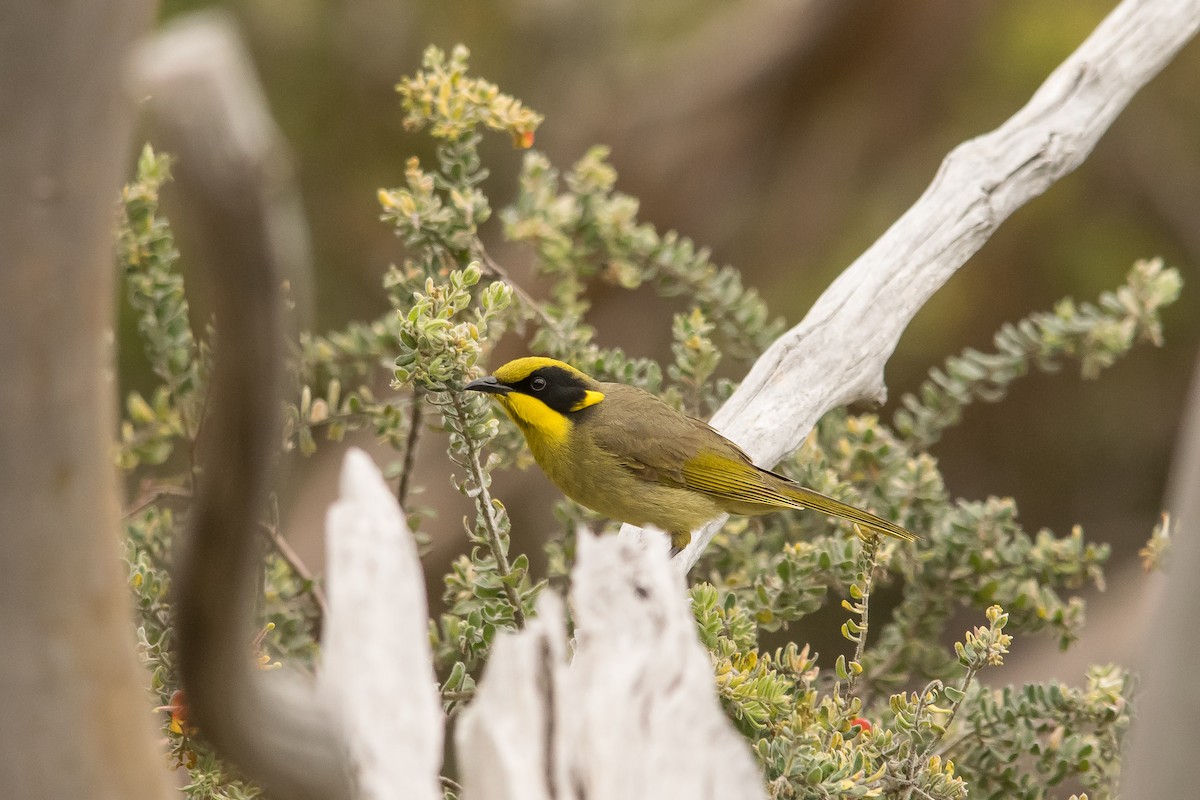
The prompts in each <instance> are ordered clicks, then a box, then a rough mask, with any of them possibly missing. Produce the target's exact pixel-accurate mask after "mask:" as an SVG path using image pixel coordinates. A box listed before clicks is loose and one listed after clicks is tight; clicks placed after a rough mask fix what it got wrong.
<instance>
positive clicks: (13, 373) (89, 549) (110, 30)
mask: <svg viewBox="0 0 1200 800" xmlns="http://www.w3.org/2000/svg"><path fill="white" fill-rule="evenodd" d="M152 19H153V8H152V4H151V3H148V2H145V0H116V1H115V2H111V3H95V2H92V0H63V2H56V3H5V4H3V6H2V8H0V108H2V109H3V118H4V121H3V123H0V365H3V366H0V372H2V373H3V378H2V379H0V408H3V413H0V642H3V646H2V647H0V709H3V713H0V794H3V795H4V796H5V797H78V798H85V797H94V798H101V797H103V798H115V797H121V798H130V799H131V800H143V799H144V800H150V798H165V797H167V793H168V781H167V771H166V769H165V767H166V763H165V761H164V759H163V758H162V756H161V753H160V751H159V749H158V748H157V747H156V746H155V741H154V733H153V726H152V725H151V721H150V718H149V716H148V715H147V714H145V713H144V712H139V710H140V709H143V708H145V706H146V695H145V689H144V687H145V685H146V682H147V676H146V674H145V673H144V672H143V671H142V670H141V669H139V667H138V664H137V657H136V653H135V650H134V641H133V636H132V635H131V633H132V632H131V629H130V627H129V621H130V612H131V604H130V601H129V594H128V584H127V582H126V581H127V578H128V574H127V573H123V572H122V570H121V569H120V567H119V566H118V564H119V562H118V560H117V557H116V556H117V550H116V547H115V545H116V531H117V528H118V522H117V519H118V513H119V512H118V507H117V483H116V475H115V472H114V465H113V460H112V436H113V420H114V419H115V417H116V413H115V409H114V407H113V399H114V395H113V378H112V362H113V352H112V345H111V334H112V327H113V309H114V308H115V307H116V304H115V302H114V297H113V289H114V285H115V282H114V281H113V275H112V247H113V232H114V225H113V203H114V201H115V199H116V198H117V195H118V190H119V188H120V185H121V174H122V172H123V171H124V169H125V166H126V163H127V162H126V157H127V155H128V153H129V152H130V148H129V136H130V130H131V121H132V110H133V109H132V103H131V102H130V100H129V98H128V97H127V96H126V95H125V92H124V87H123V85H122V76H123V69H124V66H125V61H126V59H127V58H128V55H129V51H130V48H131V46H132V44H133V42H134V40H135V39H136V37H138V36H139V35H141V33H142V32H143V31H144V30H146V29H147V27H148V26H149V25H150V23H151V21H152Z"/></svg>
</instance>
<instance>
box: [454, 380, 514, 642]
mask: <svg viewBox="0 0 1200 800" xmlns="http://www.w3.org/2000/svg"><path fill="white" fill-rule="evenodd" d="M448 394H449V397H450V403H451V405H452V406H453V407H454V413H455V414H456V415H457V416H458V420H459V423H460V424H461V425H462V427H463V429H464V430H465V429H466V427H467V426H466V418H467V411H466V408H464V407H463V402H462V399H461V398H460V396H459V394H458V393H457V392H449V393H448ZM463 442H464V443H465V445H466V448H467V463H466V464H465V465H464V466H466V467H467V469H469V470H470V471H471V480H472V481H474V482H475V485H476V486H477V487H479V496H478V497H476V498H475V503H476V505H477V506H479V507H480V508H482V509H483V514H482V517H483V529H484V532H485V534H486V537H485V538H486V544H487V546H488V549H489V550H491V551H492V556H493V557H494V558H495V559H496V572H497V573H499V575H500V578H501V581H500V585H501V586H503V587H504V594H505V596H506V597H507V598H508V602H509V604H510V605H512V608H513V620H514V621H515V622H516V623H517V627H518V628H524V627H525V610H524V609H523V608H522V607H521V595H520V594H518V593H517V588H516V587H515V586H513V585H512V583H511V582H510V581H509V580H508V578H509V577H510V576H511V575H512V565H511V564H509V563H508V553H507V552H506V551H505V549H504V546H503V545H502V544H501V542H500V532H499V531H498V530H497V529H496V528H497V525H496V518H495V516H494V514H495V506H494V505H493V504H492V495H491V493H490V492H489V491H488V490H487V476H486V475H485V474H484V469H483V462H482V461H480V452H479V448H478V446H477V444H476V442H475V440H474V439H472V438H471V437H470V436H463Z"/></svg>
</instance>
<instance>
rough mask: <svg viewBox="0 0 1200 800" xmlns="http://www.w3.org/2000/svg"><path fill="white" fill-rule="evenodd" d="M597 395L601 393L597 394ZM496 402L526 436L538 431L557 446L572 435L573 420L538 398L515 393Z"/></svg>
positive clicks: (503, 396)
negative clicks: (530, 432)
mask: <svg viewBox="0 0 1200 800" xmlns="http://www.w3.org/2000/svg"><path fill="white" fill-rule="evenodd" d="M546 360H547V361H548V360H549V359H546ZM596 394H600V393H599V392H596ZM601 396H603V395H601ZM496 400H497V401H499V403H500V406H501V407H502V408H503V409H504V413H506V414H508V417H509V419H511V420H512V421H513V422H515V423H517V425H518V427H520V428H521V429H522V430H523V431H525V433H526V436H528V434H529V431H536V432H537V433H539V434H541V435H542V436H544V437H546V438H548V439H550V440H551V441H553V442H554V443H555V444H562V443H564V442H566V441H567V436H568V435H570V433H571V420H569V419H567V418H566V416H564V415H562V414H560V413H558V412H557V411H555V410H554V409H552V408H550V406H548V405H546V404H545V403H543V402H542V401H541V400H538V399H537V398H536V397H530V396H529V395H527V394H520V393H518V392H513V393H511V394H502V395H496Z"/></svg>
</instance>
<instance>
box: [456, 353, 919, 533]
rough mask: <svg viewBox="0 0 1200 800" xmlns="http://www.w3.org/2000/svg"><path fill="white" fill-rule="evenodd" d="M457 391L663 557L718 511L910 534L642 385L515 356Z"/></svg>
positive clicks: (583, 499) (579, 499)
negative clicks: (489, 408)
mask: <svg viewBox="0 0 1200 800" xmlns="http://www.w3.org/2000/svg"><path fill="white" fill-rule="evenodd" d="M463 389H464V391H472V392H483V393H486V394H489V395H491V396H492V398H493V399H494V400H496V401H497V402H498V403H499V405H500V407H501V408H502V409H503V410H504V412H505V414H507V415H508V417H509V418H510V419H511V420H512V421H513V422H514V423H516V425H517V427H518V428H519V429H520V430H521V433H523V434H524V436H525V441H526V443H527V444H528V445H529V449H530V451H531V452H532V453H533V458H534V460H535V461H536V462H537V464H538V466H539V467H541V469H542V471H543V472H545V473H546V476H547V477H549V478H550V480H551V482H553V483H554V484H555V485H556V486H557V487H558V488H559V490H560V491H562V493H563V494H565V495H566V496H567V497H569V498H571V499H572V500H574V501H575V502H576V503H579V504H580V505H582V506H586V507H587V508H590V509H592V510H593V511H595V512H597V513H599V514H601V515H602V516H605V517H608V518H609V519H614V520H618V521H620V522H628V523H631V524H633V525H637V526H639V527H642V526H646V525H653V526H654V527H655V528H658V529H659V530H662V531H665V532H666V533H667V534H669V535H670V537H671V552H672V554H674V553H677V552H679V551H680V550H682V549H683V548H684V547H686V546H687V544H688V542H690V541H691V536H692V532H693V531H695V530H696V529H697V528H699V527H700V526H701V525H703V524H704V523H706V522H708V521H709V520H712V519H714V518H716V517H717V516H720V515H721V514H723V513H728V514H743V515H758V514H766V513H769V512H772V511H778V510H781V509H786V508H796V509H811V510H813V511H818V512H821V513H823V514H828V515H831V516H834V517H839V518H841V519H845V520H848V521H850V522H854V523H857V524H859V525H861V526H863V527H865V528H870V529H872V530H874V531H878V532H880V533H883V534H885V535H887V536H893V537H896V538H898V539H903V540H905V541H908V542H912V541H916V539H917V537H916V536H915V535H914V534H913V533H911V532H910V531H908V530H906V529H905V528H903V527H901V526H900V525H898V524H896V523H895V522H891V521H890V520H886V519H883V518H882V517H878V516H876V515H874V514H872V513H870V512H867V511H863V510H862V509H859V508H855V507H854V506H852V505H848V504H846V503H843V502H841V501H840V500H835V499H833V498H832V497H828V496H826V495H823V494H821V493H820V492H816V491H814V490H812V489H808V488H805V487H804V486H802V485H800V484H799V483H796V482H795V481H793V480H791V479H790V478H787V477H785V476H783V475H779V474H778V473H775V472H771V471H770V470H767V469H763V468H762V467H759V466H756V465H755V464H754V462H753V461H751V459H750V457H749V456H747V455H746V454H745V453H744V452H742V450H741V449H740V448H739V447H738V446H737V445H736V444H734V443H733V442H731V441H729V440H728V439H726V438H725V437H724V436H722V435H721V434H720V433H718V432H717V431H716V430H714V429H713V428H712V427H710V426H709V425H708V424H707V423H705V422H703V421H702V420H699V419H696V418H695V417H690V416H688V415H686V414H684V413H682V412H680V411H676V410H675V409H674V408H673V407H672V406H670V405H669V404H667V403H666V402H665V401H664V400H662V399H661V398H659V397H657V396H655V395H653V394H651V393H650V392H647V391H645V390H644V389H640V388H638V387H636V386H628V385H626V384H622V383H609V382H602V381H597V380H594V379H593V378H591V377H590V376H588V375H587V374H585V373H584V372H582V371H580V370H579V369H576V368H575V367H573V366H571V365H570V364H567V363H566V362H563V361H558V360H556V359H553V358H545V357H541V356H526V357H524V358H518V359H516V360H514V361H509V362H508V363H507V364H504V365H503V366H501V367H500V368H498V369H496V370H495V372H493V373H492V374H491V375H489V376H487V377H484V378H479V379H476V380H473V381H471V382H469V383H467V384H466V385H465V386H464V387H463Z"/></svg>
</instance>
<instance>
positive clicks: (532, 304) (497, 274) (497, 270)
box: [475, 239, 567, 341]
mask: <svg viewBox="0 0 1200 800" xmlns="http://www.w3.org/2000/svg"><path fill="white" fill-rule="evenodd" d="M475 252H476V255H478V256H479V260H480V261H481V262H482V263H483V267H484V272H485V273H487V275H488V276H489V277H492V278H497V279H499V280H502V281H504V282H505V283H507V284H508V285H509V287H510V288H511V289H512V290H513V294H515V295H516V296H517V298H518V299H519V300H520V301H521V302H522V303H524V304H525V306H526V308H528V309H529V310H530V311H532V312H533V313H534V315H535V316H536V317H537V318H538V319H539V320H541V322H542V325H544V326H546V327H547V328H549V329H550V330H552V331H554V335H555V336H557V337H558V338H559V341H566V339H567V334H566V331H564V330H563V329H562V325H561V324H560V323H559V321H558V320H556V319H554V318H553V317H551V316H550V315H549V314H547V313H546V309H545V308H543V307H542V304H541V303H539V302H538V301H537V300H535V299H533V295H531V294H529V292H527V291H525V290H524V289H523V288H521V284H519V283H517V282H516V281H514V280H513V278H512V276H511V275H509V274H508V270H506V269H504V267H502V266H500V264H499V263H497V262H496V261H495V260H494V259H493V258H492V256H491V254H490V253H488V251H487V248H485V247H484V246H483V242H481V241H479V240H478V239H477V240H476V241H475Z"/></svg>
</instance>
